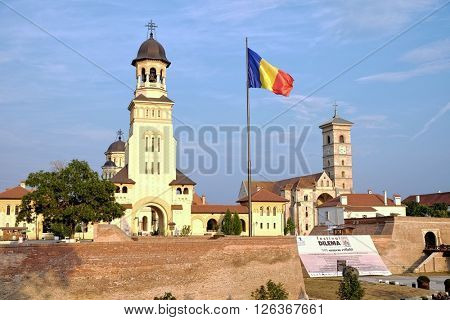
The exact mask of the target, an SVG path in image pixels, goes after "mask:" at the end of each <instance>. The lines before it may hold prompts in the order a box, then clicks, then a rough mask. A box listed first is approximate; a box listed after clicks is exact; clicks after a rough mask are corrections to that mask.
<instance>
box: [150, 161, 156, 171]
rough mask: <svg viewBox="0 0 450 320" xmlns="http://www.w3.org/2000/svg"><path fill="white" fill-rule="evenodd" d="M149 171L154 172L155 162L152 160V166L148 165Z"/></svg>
mask: <svg viewBox="0 0 450 320" xmlns="http://www.w3.org/2000/svg"><path fill="white" fill-rule="evenodd" d="M150 173H151V174H154V173H155V163H154V162H152V166H151V167H150Z"/></svg>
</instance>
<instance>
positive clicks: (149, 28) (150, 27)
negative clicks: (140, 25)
mask: <svg viewBox="0 0 450 320" xmlns="http://www.w3.org/2000/svg"><path fill="white" fill-rule="evenodd" d="M145 26H146V27H147V39H150V38H151V39H153V32H154V31H155V30H156V28H158V26H157V25H156V23H154V22H153V20H150V22H149V23H147V24H146V25H145Z"/></svg>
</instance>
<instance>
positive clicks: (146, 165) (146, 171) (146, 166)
mask: <svg viewBox="0 0 450 320" xmlns="http://www.w3.org/2000/svg"><path fill="white" fill-rule="evenodd" d="M147 173H148V162H147V161H145V174H147Z"/></svg>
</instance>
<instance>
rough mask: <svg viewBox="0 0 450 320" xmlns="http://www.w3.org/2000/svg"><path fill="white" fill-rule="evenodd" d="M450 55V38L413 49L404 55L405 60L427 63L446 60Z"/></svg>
mask: <svg viewBox="0 0 450 320" xmlns="http://www.w3.org/2000/svg"><path fill="white" fill-rule="evenodd" d="M449 57H450V39H443V40H439V41H436V42H432V43H429V44H427V45H424V46H421V47H418V48H416V49H413V50H411V51H409V52H407V53H405V54H404V55H403V58H402V59H403V60H404V61H408V62H412V63H425V62H430V61H437V60H444V59H448V58H449Z"/></svg>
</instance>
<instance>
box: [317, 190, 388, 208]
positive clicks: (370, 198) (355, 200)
mask: <svg viewBox="0 0 450 320" xmlns="http://www.w3.org/2000/svg"><path fill="white" fill-rule="evenodd" d="M342 196H347V206H350V207H383V206H384V196H382V195H381V194H376V193H372V194H367V193H351V194H343V195H340V196H339V197H336V198H333V199H331V200H328V201H327V202H325V203H323V204H321V205H320V206H319V208H328V207H342V203H341V197H342ZM387 205H388V206H395V203H394V201H392V200H391V199H387Z"/></svg>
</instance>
